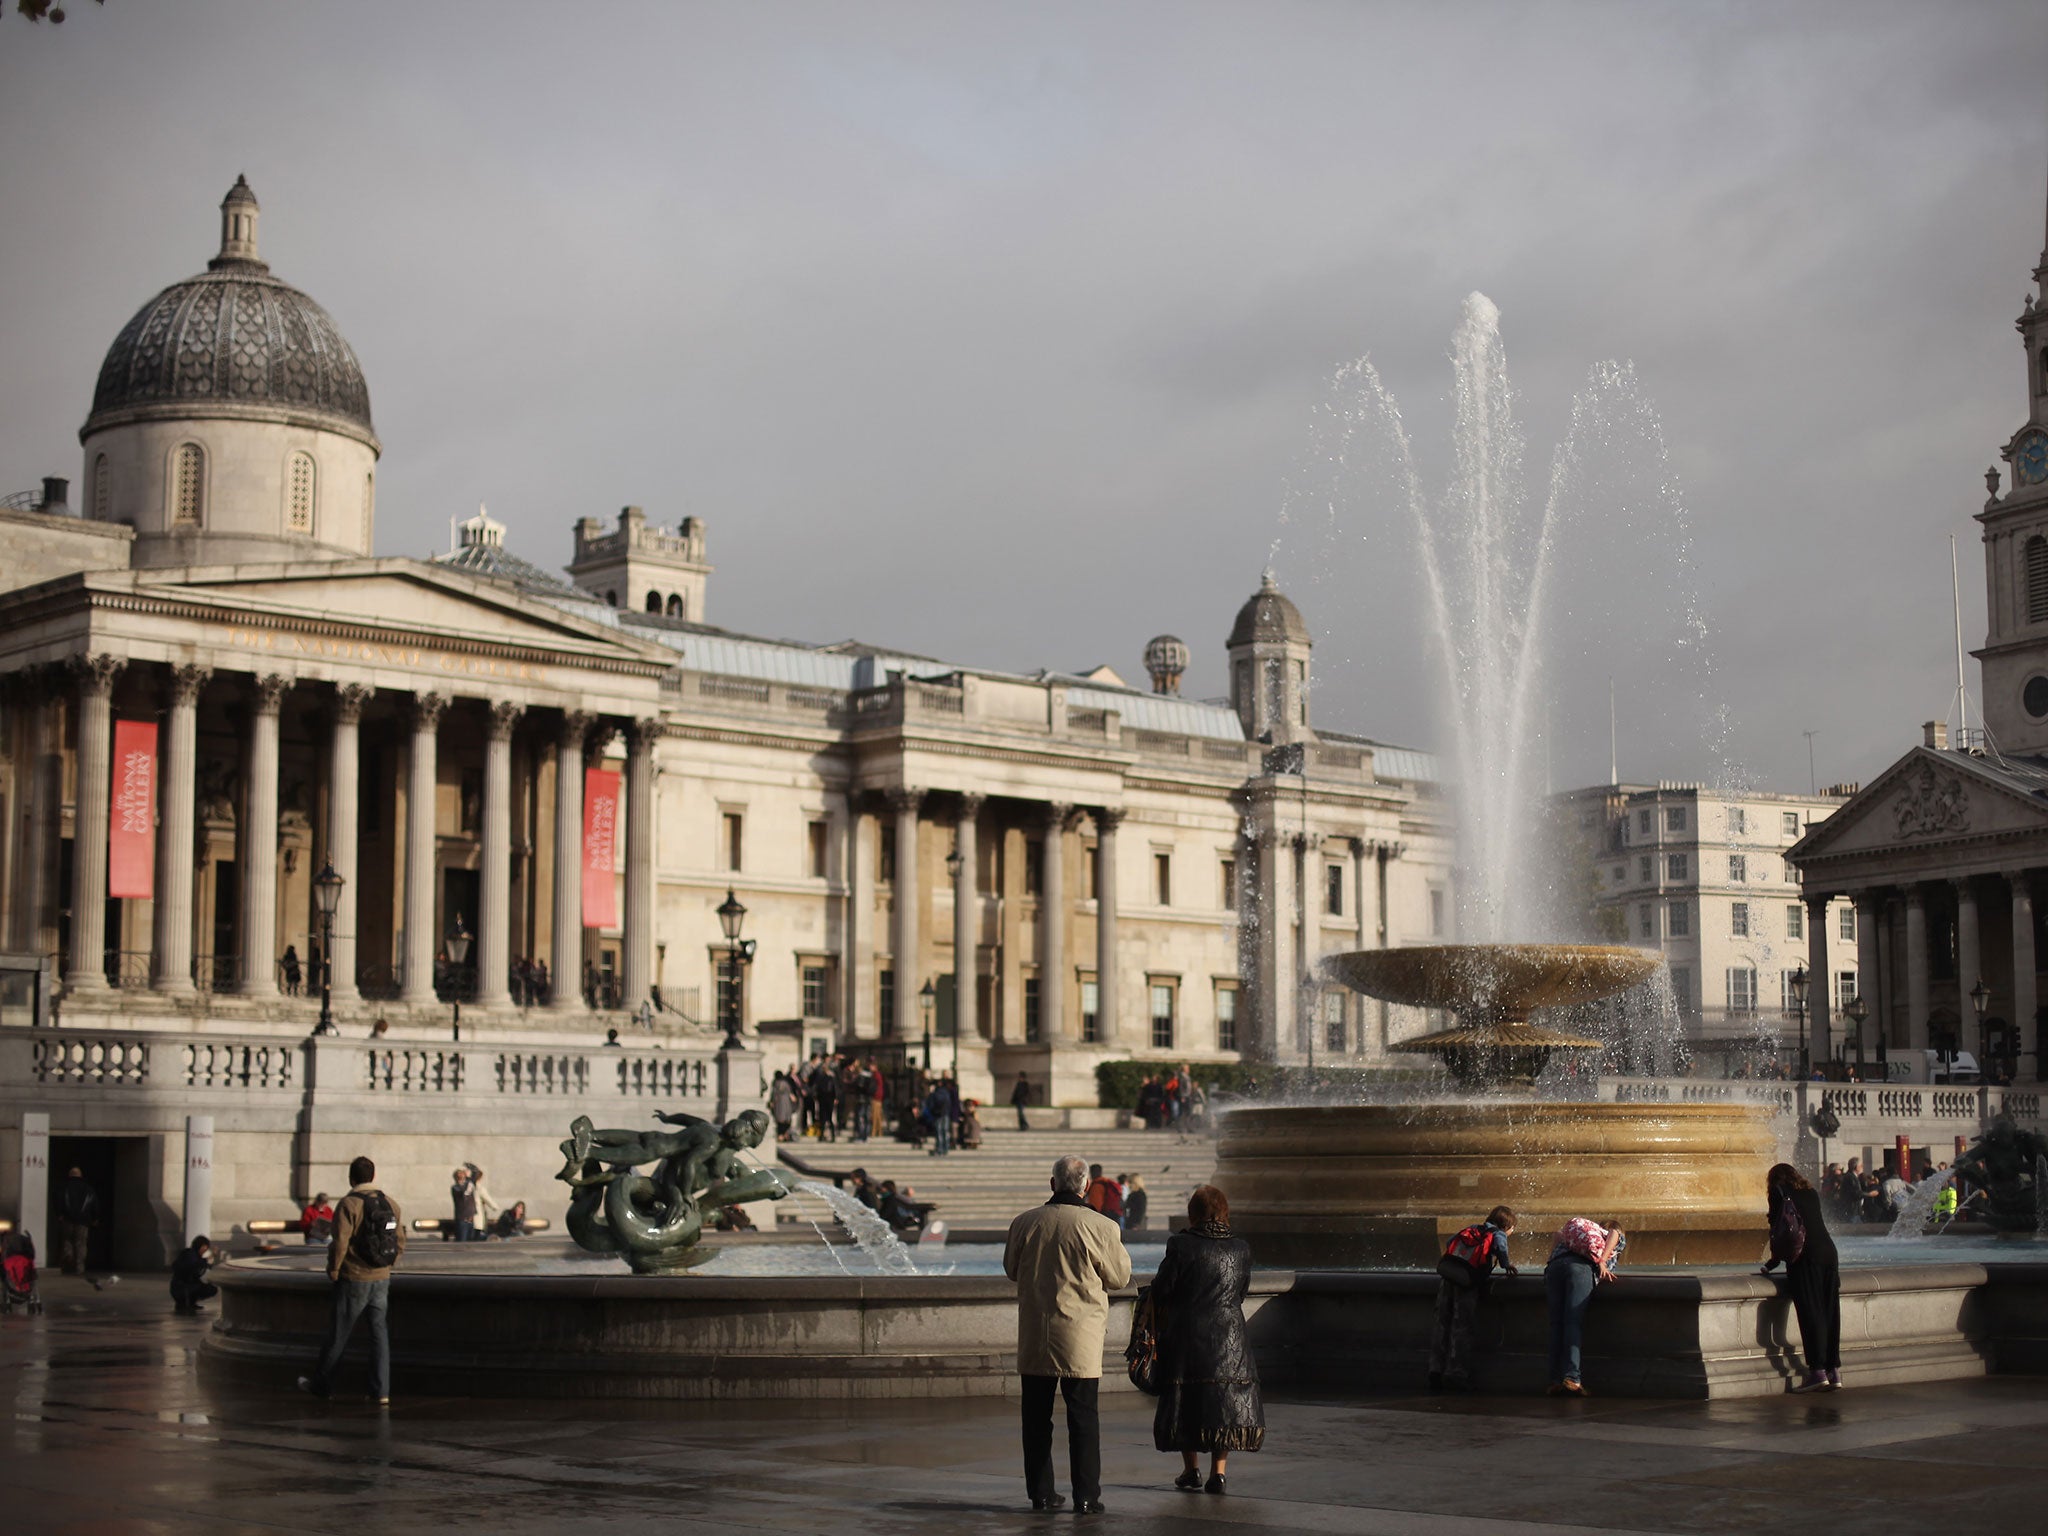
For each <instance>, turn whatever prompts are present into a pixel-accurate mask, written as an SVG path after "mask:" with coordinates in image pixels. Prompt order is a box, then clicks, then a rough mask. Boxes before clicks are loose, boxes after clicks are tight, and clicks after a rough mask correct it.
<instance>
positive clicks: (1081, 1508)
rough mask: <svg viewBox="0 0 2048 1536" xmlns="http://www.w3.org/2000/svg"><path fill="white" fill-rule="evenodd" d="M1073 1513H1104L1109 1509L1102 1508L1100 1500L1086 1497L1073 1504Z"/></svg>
mask: <svg viewBox="0 0 2048 1536" xmlns="http://www.w3.org/2000/svg"><path fill="white" fill-rule="evenodd" d="M1074 1513H1075V1514H1077V1515H1106V1514H1108V1513H1109V1511H1108V1510H1107V1509H1106V1508H1104V1506H1103V1503H1102V1500H1100V1499H1088V1500H1085V1501H1084V1502H1082V1503H1079V1504H1076V1505H1075V1506H1074Z"/></svg>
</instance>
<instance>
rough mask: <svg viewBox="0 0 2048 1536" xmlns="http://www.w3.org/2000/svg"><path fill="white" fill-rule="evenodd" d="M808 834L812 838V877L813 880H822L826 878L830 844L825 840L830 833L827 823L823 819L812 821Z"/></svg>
mask: <svg viewBox="0 0 2048 1536" xmlns="http://www.w3.org/2000/svg"><path fill="white" fill-rule="evenodd" d="M807 835H808V837H809V839H810V850H809V851H810V856H811V862H810V866H809V868H810V871H811V878H812V879H813V880H822V879H824V878H825V860H826V857H827V850H828V846H829V845H828V844H827V843H826V841H825V839H826V837H827V835H828V833H827V830H826V824H825V823H824V822H822V821H814V822H812V823H811V824H810V827H809V829H808V832H807Z"/></svg>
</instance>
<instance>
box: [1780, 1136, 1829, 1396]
mask: <svg viewBox="0 0 2048 1536" xmlns="http://www.w3.org/2000/svg"><path fill="white" fill-rule="evenodd" d="M1764 1188H1765V1191H1766V1194H1767V1197H1768V1202H1769V1207H1770V1209H1769V1212H1768V1216H1769V1220H1770V1224H1771V1256H1770V1258H1769V1259H1767V1260H1765V1262H1764V1273H1765V1274H1767V1275H1768V1274H1769V1273H1770V1272H1771V1271H1772V1270H1774V1269H1776V1268H1777V1267H1778V1265H1779V1264H1780V1263H1781V1262H1782V1263H1783V1264H1784V1266H1785V1288H1786V1290H1787V1291H1789V1292H1790V1293H1791V1296H1792V1310H1793V1312H1794V1313H1795V1314H1796V1315H1797V1316H1798V1318H1799V1342H1800V1344H1801V1345H1802V1346H1804V1348H1805V1350H1806V1380H1805V1381H1803V1382H1801V1383H1799V1384H1798V1385H1797V1386H1795V1387H1793V1389H1792V1390H1793V1391H1794V1392H1831V1391H1833V1390H1834V1389H1835V1388H1837V1387H1839V1386H1841V1384H1842V1266H1841V1260H1840V1258H1839V1257H1838V1256H1837V1254H1836V1252H1835V1240H1834V1239H1833V1238H1832V1237H1830V1236H1828V1224H1827V1218H1826V1217H1825V1216H1823V1215H1822V1214H1821V1208H1820V1196H1819V1195H1818V1194H1816V1193H1815V1192H1814V1188H1813V1186H1812V1185H1811V1184H1809V1183H1807V1182H1806V1180H1805V1178H1804V1177H1803V1176H1802V1175H1801V1174H1800V1172H1799V1170H1798V1169H1797V1168H1794V1167H1793V1166H1792V1165H1791V1164H1790V1163H1778V1164H1776V1165H1775V1166H1773V1167H1772V1169H1771V1171H1770V1172H1769V1173H1768V1174H1766V1175H1765V1177H1764Z"/></svg>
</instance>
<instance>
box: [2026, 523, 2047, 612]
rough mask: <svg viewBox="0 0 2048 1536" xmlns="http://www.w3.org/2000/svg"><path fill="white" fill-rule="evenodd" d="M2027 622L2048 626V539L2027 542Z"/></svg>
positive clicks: (2037, 536)
mask: <svg viewBox="0 0 2048 1536" xmlns="http://www.w3.org/2000/svg"><path fill="white" fill-rule="evenodd" d="M2026 548H2027V622H2028V623H2029V624H2048V539H2044V538H2043V537H2041V535H2040V534H2038V533H2037V534H2035V535H2034V536H2033V537H2032V538H2031V539H2029V540H2027V546H2026Z"/></svg>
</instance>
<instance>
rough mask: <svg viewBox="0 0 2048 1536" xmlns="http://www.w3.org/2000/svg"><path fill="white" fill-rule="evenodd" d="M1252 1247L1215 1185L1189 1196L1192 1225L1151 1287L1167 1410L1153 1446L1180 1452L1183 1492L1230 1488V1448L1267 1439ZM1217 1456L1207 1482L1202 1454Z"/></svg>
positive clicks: (1156, 1420) (1158, 1416) (1173, 1240)
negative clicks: (1250, 1315) (1252, 1325)
mask: <svg viewBox="0 0 2048 1536" xmlns="http://www.w3.org/2000/svg"><path fill="white" fill-rule="evenodd" d="M1251 1281H1252V1251H1251V1248H1250V1246H1249V1245H1248V1244H1247V1243H1246V1242H1245V1240H1244V1239H1243V1238H1241V1237H1234V1236H1232V1235H1231V1231H1230V1202H1229V1200H1227V1199H1226V1198H1225V1197H1224V1194H1223V1191H1222V1190H1220V1189H1218V1188H1217V1187H1216V1186H1215V1185H1213V1184H1204V1185H1202V1186H1201V1187H1200V1188H1199V1189H1197V1190H1196V1191H1195V1192H1194V1193H1193V1194H1192V1195H1190V1196H1188V1224H1187V1229H1186V1230H1185V1231H1182V1232H1176V1233H1174V1234H1173V1236H1172V1237H1170V1238H1168V1239H1167V1242H1166V1256H1165V1257H1164V1258H1163V1259H1161V1260H1160V1261H1159V1273H1158V1275H1157V1276H1156V1277H1154V1279H1153V1281H1152V1301H1153V1304H1154V1305H1155V1306H1156V1307H1157V1308H1158V1309H1159V1317H1160V1332H1159V1383H1160V1386H1159V1408H1158V1411H1157V1412H1156V1413H1154V1415H1153V1417H1152V1444H1153V1445H1154V1447H1156V1448H1157V1449H1159V1450H1162V1451H1178V1452H1180V1462H1181V1474H1180V1476H1179V1477H1177V1478H1175V1479H1174V1480H1173V1486H1174V1487H1176V1488H1185V1489H1186V1490H1188V1491H1189V1492H1190V1493H1192V1492H1193V1491H1194V1490H1195V1489H1197V1488H1203V1487H1206V1488H1207V1491H1208V1492H1210V1493H1221V1492H1223V1479H1224V1474H1225V1468H1226V1465H1227V1463H1228V1461H1229V1457H1230V1453H1231V1452H1232V1451H1256V1450H1257V1449H1258V1448H1259V1447H1260V1445H1261V1444H1263V1443H1264V1441H1265V1438H1266V1408H1265V1404H1264V1402H1263V1401H1262V1400H1261V1398H1260V1396H1259V1369H1258V1367H1257V1366H1256V1365H1255V1364H1253V1362H1252V1350H1251V1344H1250V1342H1249V1341H1248V1340H1247V1339H1246V1338H1245V1332H1244V1298H1245V1292H1246V1291H1247V1290H1249V1289H1250V1288H1251ZM1203 1451H1207V1452H1208V1453H1209V1481H1208V1482H1207V1484H1204V1483H1203V1482H1202V1473H1201V1469H1200V1467H1199V1465H1198V1458H1199V1456H1200V1453H1201V1452H1203Z"/></svg>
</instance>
